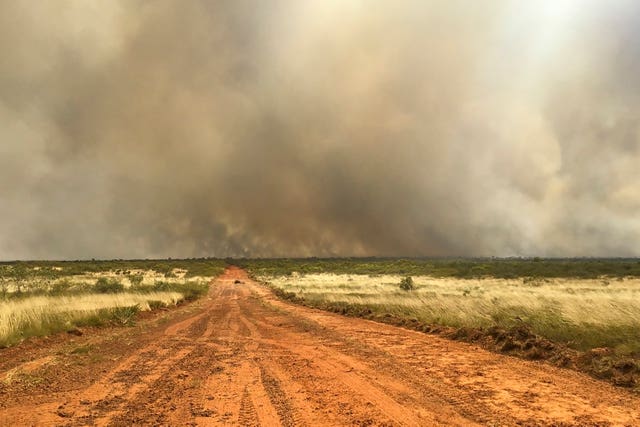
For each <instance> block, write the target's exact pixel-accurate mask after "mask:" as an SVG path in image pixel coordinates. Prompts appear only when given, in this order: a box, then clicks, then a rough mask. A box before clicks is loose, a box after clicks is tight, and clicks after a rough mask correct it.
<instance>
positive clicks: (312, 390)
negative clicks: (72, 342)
mask: <svg viewBox="0 0 640 427" xmlns="http://www.w3.org/2000/svg"><path fill="white" fill-rule="evenodd" d="M236 280H239V281H241V282H242V283H240V284H236V283H234V282H235V281H236ZM136 333H137V334H138V335H135V334H134V336H133V337H130V340H131V342H132V344H131V345H130V346H122V347H117V346H116V350H112V351H119V352H120V354H118V355H117V356H118V357H117V362H115V363H113V364H112V365H110V366H109V367H108V369H103V370H104V372H100V373H99V374H98V375H97V377H96V376H95V375H93V378H92V379H91V376H87V375H86V373H85V374H83V373H82V370H87V369H89V370H90V369H91V368H92V366H91V365H89V366H85V365H82V366H69V367H68V369H70V370H72V371H71V372H70V373H69V375H71V376H73V375H74V372H73V369H77V370H78V372H77V376H78V378H79V380H78V382H77V384H75V385H73V386H66V387H67V388H66V389H65V387H62V386H61V385H60V386H59V387H58V388H57V389H56V384H55V381H56V380H55V378H52V379H51V381H53V383H52V384H48V385H47V387H46V388H45V387H44V386H37V385H36V386H34V387H35V388H34V389H32V390H30V391H29V393H30V394H29V395H30V396H31V398H29V399H21V398H20V396H19V395H17V394H16V393H17V392H14V394H13V395H12V394H11V390H9V392H6V391H5V395H4V396H3V395H1V394H0V398H5V397H6V399H5V404H0V425H32V424H37V425H69V426H76V425H100V426H102V425H110V426H128V425H135V424H145V425H203V426H207V425H211V426H218V425H246V426H278V425H281V426H300V425H307V426H318V425H326V426H330V425H331V426H333V425H361V426H368V425H389V426H392V425H406V426H431V425H460V426H468V425H526V426H535V425H580V426H589V425H592V426H596V425H597V426H603V425H629V426H632V425H640V412H639V409H638V408H640V399H638V397H635V396H633V395H632V394H631V393H629V392H627V391H625V390H620V389H616V388H614V387H612V386H610V385H608V384H605V383H601V382H598V381H595V380H592V379H590V378H588V377H586V376H584V375H582V374H579V373H576V372H572V371H566V370H562V369H558V368H554V367H551V366H548V365H545V364H543V363H534V362H528V361H522V360H517V359H514V358H510V357H506V356H501V355H496V354H492V353H489V352H486V351H484V350H481V349H479V348H477V347H475V346H473V345H468V344H465V343H458V342H452V341H449V340H446V339H443V338H440V337H437V336H431V335H425V334H421V333H418V332H414V331H408V330H404V329H400V328H396V327H393V326H389V325H383V324H379V323H374V322H371V321H367V320H362V319H354V318H346V317H342V316H338V315H335V314H332V313H326V312H322V311H319V310H314V309H309V308H306V307H300V306H295V305H290V304H288V303H284V302H281V301H279V300H277V299H275V298H274V297H273V295H272V294H271V292H270V291H269V290H268V289H266V288H264V287H262V286H261V285H259V284H257V283H255V282H253V281H251V280H250V279H249V278H248V277H247V275H246V273H245V272H244V271H243V270H240V269H238V268H235V267H230V268H228V269H227V270H226V272H225V274H224V275H222V276H221V277H220V278H218V279H217V280H216V281H215V282H214V283H213V284H212V287H211V292H210V294H209V297H208V299H207V300H206V301H204V302H203V303H201V304H200V306H199V308H197V310H194V311H193V312H192V313H190V314H189V315H185V316H182V317H181V318H176V319H175V320H171V321H169V322H168V323H167V324H165V325H162V327H158V328H156V329H153V328H151V329H148V330H144V329H141V330H140V331H139V332H136ZM107 338H108V337H107ZM107 338H105V339H104V340H103V342H104V343H103V346H104V349H105V351H106V350H107V346H108V345H109V343H112V342H117V341H119V340H120V338H114V337H111V341H110V340H109V339H107ZM82 378H85V379H84V380H82ZM87 378H89V379H87ZM61 381H62V380H61ZM38 387H40V388H38ZM51 390H57V391H55V392H51ZM0 391H1V390H0ZM0 400H1V399H0Z"/></svg>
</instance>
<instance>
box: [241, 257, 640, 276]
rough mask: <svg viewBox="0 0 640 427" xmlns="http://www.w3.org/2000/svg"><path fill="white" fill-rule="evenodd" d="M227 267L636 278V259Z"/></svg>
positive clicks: (350, 261) (260, 262)
mask: <svg viewBox="0 0 640 427" xmlns="http://www.w3.org/2000/svg"><path fill="white" fill-rule="evenodd" d="M233 263H234V264H236V265H239V266H241V267H243V268H246V269H248V270H249V271H250V272H251V273H252V274H254V275H289V274H292V273H294V272H298V273H300V274H309V273H336V274H401V275H415V276H418V275H429V276H435V277H460V278H474V277H498V278H505V279H506V278H517V277H541V278H553V277H556V278H558V277H566V278H583V279H588V278H598V277H603V276H606V277H629V276H632V277H640V259H629V258H624V259H622V258H613V259H602V258H562V259H560V258H401V259H400V258H325V259H320V258H304V259H295V258H288V259H241V260H234V261H233Z"/></svg>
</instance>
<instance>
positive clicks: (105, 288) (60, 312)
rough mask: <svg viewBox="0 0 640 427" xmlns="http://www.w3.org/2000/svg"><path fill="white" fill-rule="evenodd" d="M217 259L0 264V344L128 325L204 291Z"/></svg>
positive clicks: (221, 265) (220, 264)
mask: <svg viewBox="0 0 640 427" xmlns="http://www.w3.org/2000/svg"><path fill="white" fill-rule="evenodd" d="M225 265H226V264H225V262H224V261H221V260H182V261H172V260H167V261H146V260H145V261H92V262H86V261H78V262H35V261H34V262H16V263H2V264H0V347H6V346H10V345H13V344H15V343H17V342H20V341H21V340H23V339H25V338H28V337H31V336H41V335H47V334H50V333H54V332H59V331H65V330H73V329H74V328H77V327H80V326H87V325H89V326H98V325H103V324H116V325H128V324H131V323H132V322H133V320H134V319H135V314H136V313H137V312H138V311H145V310H151V309H154V308H159V307H167V306H172V305H176V304H178V303H179V302H181V301H185V300H193V299H195V298H198V297H200V296H201V295H204V294H205V293H206V292H207V290H208V283H209V282H210V281H211V279H212V278H213V277H216V276H217V275H219V274H220V273H222V271H223V270H224V267H225Z"/></svg>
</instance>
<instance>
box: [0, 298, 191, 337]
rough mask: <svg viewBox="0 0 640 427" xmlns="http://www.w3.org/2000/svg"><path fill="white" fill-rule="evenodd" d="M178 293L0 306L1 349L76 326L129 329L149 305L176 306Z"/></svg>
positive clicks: (39, 300) (23, 301)
mask: <svg viewBox="0 0 640 427" xmlns="http://www.w3.org/2000/svg"><path fill="white" fill-rule="evenodd" d="M183 299H184V297H183V295H182V294H180V293H178V292H149V293H117V294H87V295H74V296H57V297H47V296H37V297H31V298H23V299H18V300H9V301H3V302H0V347H7V346H9V345H12V344H15V343H17V342H19V341H21V340H22V339H24V338H27V337H31V336H42V335H48V334H51V333H54V332H60V331H67V330H71V329H73V328H76V327H79V326H100V325H104V324H105V323H116V324H119V325H129V324H131V323H132V321H133V318H134V316H135V314H137V312H138V311H140V310H150V309H151V306H150V305H151V304H152V303H156V302H160V303H162V304H163V306H171V305H176V304H177V303H178V302H180V301H182V300H183Z"/></svg>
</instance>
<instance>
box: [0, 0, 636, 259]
mask: <svg viewBox="0 0 640 427" xmlns="http://www.w3.org/2000/svg"><path fill="white" fill-rule="evenodd" d="M639 28H640V4H639V3H638V2H637V1H635V0H612V1H596V0H584V1H575V0H541V1H536V2H521V1H516V0H504V1H499V0H494V1H482V2H477V1H471V0H467V1H461V0H449V1H436V0H433V1H427V0H415V1H411V0H407V1H399V2H392V1H382V0H370V1H365V0H309V1H297V0H274V1H268V2H261V1H255V0H252V1H247V0H227V1H208V0H202V1H198V0H190V1H182V0H155V1H142V0H140V1H136V0H122V1H117V0H111V1H107V2H86V1H83V0H75V1H71V0H70V1H66V2H64V4H61V3H60V2H58V1H53V0H51V1H46V0H45V1H39V2H18V1H2V2H0V51H1V52H2V55H0V259H16V258H91V257H105V258H113V257H116V258H129V257H165V256H173V257H190V256H242V255H248V256H309V255H317V256H326V255H416V256H417V255H501V256H509V255H546V256H638V255H640V216H639V215H638V212H639V210H640V90H638V88H640V30H638V29H639Z"/></svg>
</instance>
